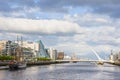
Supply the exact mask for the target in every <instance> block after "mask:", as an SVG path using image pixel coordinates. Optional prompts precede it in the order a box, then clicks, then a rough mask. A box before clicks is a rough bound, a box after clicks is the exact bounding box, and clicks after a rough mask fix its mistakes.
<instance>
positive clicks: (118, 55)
mask: <svg viewBox="0 0 120 80" xmlns="http://www.w3.org/2000/svg"><path fill="white" fill-rule="evenodd" d="M110 60H112V61H118V60H119V61H120V52H117V53H115V54H113V53H111V55H110Z"/></svg>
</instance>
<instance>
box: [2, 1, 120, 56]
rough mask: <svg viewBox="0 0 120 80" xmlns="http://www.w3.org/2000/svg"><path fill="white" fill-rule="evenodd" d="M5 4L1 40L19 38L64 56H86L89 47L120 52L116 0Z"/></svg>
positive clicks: (119, 26) (89, 51) (108, 51)
mask: <svg viewBox="0 0 120 80" xmlns="http://www.w3.org/2000/svg"><path fill="white" fill-rule="evenodd" d="M7 1H8V2H9V4H8V2H7ZM7 1H2V0H1V1H0V4H1V5H0V40H2V39H12V40H13V39H15V38H16V35H22V36H23V38H24V40H30V41H35V40H39V39H41V40H42V41H43V43H44V45H45V46H46V47H53V48H56V49H58V50H62V51H65V53H66V54H72V53H76V54H77V55H87V56H89V55H91V53H92V51H91V50H90V47H92V48H94V49H95V50H96V51H97V52H99V54H103V52H104V53H105V54H107V55H109V54H110V51H111V50H112V49H113V51H114V52H116V51H119V50H120V49H119V47H120V34H119V32H120V15H119V14H120V11H119V9H120V5H119V3H120V1H119V0H99V1H97V0H91V1H90V2H89V1H88V0H85V1H82V0H70V1H69V2H68V1H67V0H51V1H50V0H40V1H39V0H37V1H36V0H29V1H28V0H24V1H19V0H14V3H13V2H11V1H9V0H7ZM106 4H108V5H106Z"/></svg>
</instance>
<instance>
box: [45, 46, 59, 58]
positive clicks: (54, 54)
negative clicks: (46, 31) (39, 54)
mask: <svg viewBox="0 0 120 80" xmlns="http://www.w3.org/2000/svg"><path fill="white" fill-rule="evenodd" d="M47 51H48V54H49V55H50V59H52V60H56V59H57V50H56V49H53V48H49V49H47Z"/></svg>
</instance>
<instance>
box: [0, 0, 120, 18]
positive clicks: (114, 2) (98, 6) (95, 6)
mask: <svg viewBox="0 0 120 80" xmlns="http://www.w3.org/2000/svg"><path fill="white" fill-rule="evenodd" d="M0 4H1V5H0V12H1V14H2V15H3V16H9V17H10V16H11V14H12V13H15V12H16V13H17V12H18V13H19V12H20V11H22V12H23V13H25V14H26V16H27V17H30V18H31V16H28V15H30V14H34V11H33V12H31V11H30V13H29V10H33V9H38V11H37V12H38V13H40V12H43V13H49V14H50V13H58V14H59V13H62V14H70V13H69V12H70V11H75V9H80V10H81V11H84V10H85V9H86V8H89V10H87V12H91V13H97V14H102V15H104V14H105V15H108V16H111V17H114V18H119V17H120V15H119V14H120V11H119V9H120V5H119V4H120V1H119V0H99V1H98V0H91V1H89V0H70V1H67V0H40V1H39V0H24V1H20V0H13V1H10V0H4V1H0ZM26 10H27V11H26ZM6 13H7V14H6ZM36 14H37V13H36ZM39 15H40V14H39ZM21 16H22V14H21ZM21 16H19V17H21ZM32 16H33V17H34V18H35V15H32ZM22 17H25V16H22Z"/></svg>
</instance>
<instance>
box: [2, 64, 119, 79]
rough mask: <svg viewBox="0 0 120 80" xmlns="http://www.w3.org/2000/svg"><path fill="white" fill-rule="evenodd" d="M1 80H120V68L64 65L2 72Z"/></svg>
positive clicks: (107, 65) (112, 66) (105, 65)
mask: <svg viewBox="0 0 120 80" xmlns="http://www.w3.org/2000/svg"><path fill="white" fill-rule="evenodd" d="M0 80H120V66H114V65H109V64H104V65H96V64H94V63H64V64H52V65H44V66H32V67H28V68H26V69H22V70H17V71H9V70H0Z"/></svg>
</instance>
